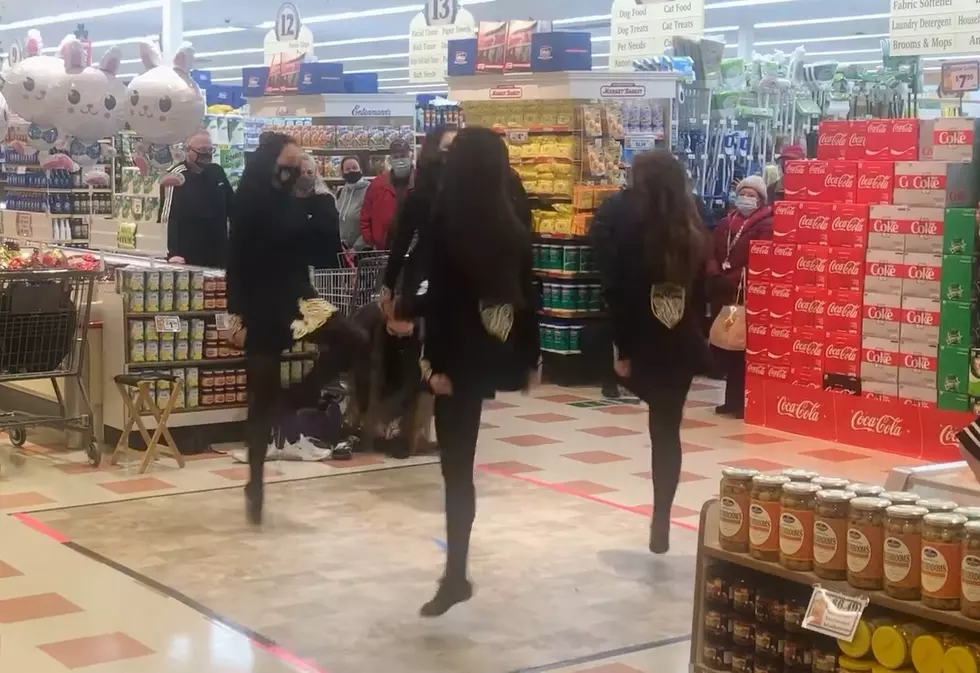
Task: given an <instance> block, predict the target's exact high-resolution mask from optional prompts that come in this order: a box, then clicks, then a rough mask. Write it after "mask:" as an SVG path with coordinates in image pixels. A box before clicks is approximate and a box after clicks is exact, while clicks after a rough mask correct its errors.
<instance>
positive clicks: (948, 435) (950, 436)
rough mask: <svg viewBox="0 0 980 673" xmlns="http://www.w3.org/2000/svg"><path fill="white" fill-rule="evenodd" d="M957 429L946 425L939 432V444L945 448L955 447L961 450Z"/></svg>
mask: <svg viewBox="0 0 980 673" xmlns="http://www.w3.org/2000/svg"><path fill="white" fill-rule="evenodd" d="M956 432H957V430H956V428H954V427H953V426H952V425H944V426H943V427H942V428H940V430H939V443H940V444H942V445H943V446H955V447H956V448H959V446H960V440H958V439H956Z"/></svg>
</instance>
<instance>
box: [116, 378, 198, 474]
mask: <svg viewBox="0 0 980 673" xmlns="http://www.w3.org/2000/svg"><path fill="white" fill-rule="evenodd" d="M113 381H115V383H116V388H117V389H118V390H119V394H120V395H121V396H122V398H123V402H124V403H125V405H126V410H125V420H124V423H123V426H124V427H123V430H122V434H121V435H119V441H118V442H116V448H115V450H114V451H113V452H112V457H111V458H110V462H111V463H112V464H113V465H115V464H116V463H117V462H118V461H119V457H120V456H121V455H123V454H124V453H126V452H128V451H132V450H133V449H132V448H131V447H130V446H129V433H130V432H132V431H133V425H135V426H136V427H137V428H138V429H139V433H140V436H142V437H143V441H144V442H145V443H146V451H145V452H144V454H143V461H142V462H141V463H140V474H143V473H144V472H146V468H147V466H148V465H149V464H150V461H152V460H156V459H157V456H158V455H159V454H161V453H162V454H164V455H167V456H170V457H171V458H173V459H174V460H176V461H177V465H179V466H180V467H184V457H183V456H182V455H181V454H180V450H179V449H178V448H177V443H176V442H175V441H174V438H173V435H171V434H170V430H169V429H167V419H169V418H170V413H171V412H172V411H173V410H174V406H175V404H176V401H177V396H178V395H180V394H181V384H182V381H181V380H180V379H179V378H178V377H176V376H174V375H173V374H169V373H167V372H160V371H143V372H138V373H134V374H119V375H118V376H116V377H115V378H114V379H113ZM159 381H166V382H168V383H170V385H171V391H170V401H169V402H167V405H166V406H165V407H164V408H163V409H161V408H160V407H159V406H158V405H157V403H156V401H155V398H154V397H153V396H151V395H150V391H151V390H156V387H157V383H158V382H159ZM147 413H148V414H149V415H150V416H153V418H154V420H156V423H157V427H156V430H155V431H154V432H153V435H152V436H151V435H150V433H149V431H148V430H147V429H146V425H145V424H144V423H143V418H142V416H144V415H146V414H147ZM161 437H163V438H165V439H166V443H164V442H162V441H161Z"/></svg>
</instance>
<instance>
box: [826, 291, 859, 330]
mask: <svg viewBox="0 0 980 673" xmlns="http://www.w3.org/2000/svg"><path fill="white" fill-rule="evenodd" d="M827 295H828V299H827V310H826V314H825V315H824V327H825V328H826V329H827V331H833V332H846V333H848V334H857V335H860V334H861V320H862V318H863V315H862V306H863V299H864V297H863V295H862V294H861V292H845V291H835V292H828V293H827Z"/></svg>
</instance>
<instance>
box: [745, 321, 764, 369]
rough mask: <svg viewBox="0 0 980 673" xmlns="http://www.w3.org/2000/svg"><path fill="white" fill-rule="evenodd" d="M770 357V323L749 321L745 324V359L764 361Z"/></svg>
mask: <svg viewBox="0 0 980 673" xmlns="http://www.w3.org/2000/svg"><path fill="white" fill-rule="evenodd" d="M768 359H769V325H764V324H762V323H751V322H750V323H749V324H748V325H746V326H745V361H746V362H755V363H763V364H765V363H766V362H768Z"/></svg>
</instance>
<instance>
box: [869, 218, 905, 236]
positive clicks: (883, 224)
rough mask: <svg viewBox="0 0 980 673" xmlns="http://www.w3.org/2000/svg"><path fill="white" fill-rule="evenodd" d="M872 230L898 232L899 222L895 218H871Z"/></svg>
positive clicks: (879, 232) (882, 232)
mask: <svg viewBox="0 0 980 673" xmlns="http://www.w3.org/2000/svg"><path fill="white" fill-rule="evenodd" d="M871 231H873V232H874V233H876V234H897V233H899V231H898V222H896V221H895V220H871Z"/></svg>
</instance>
